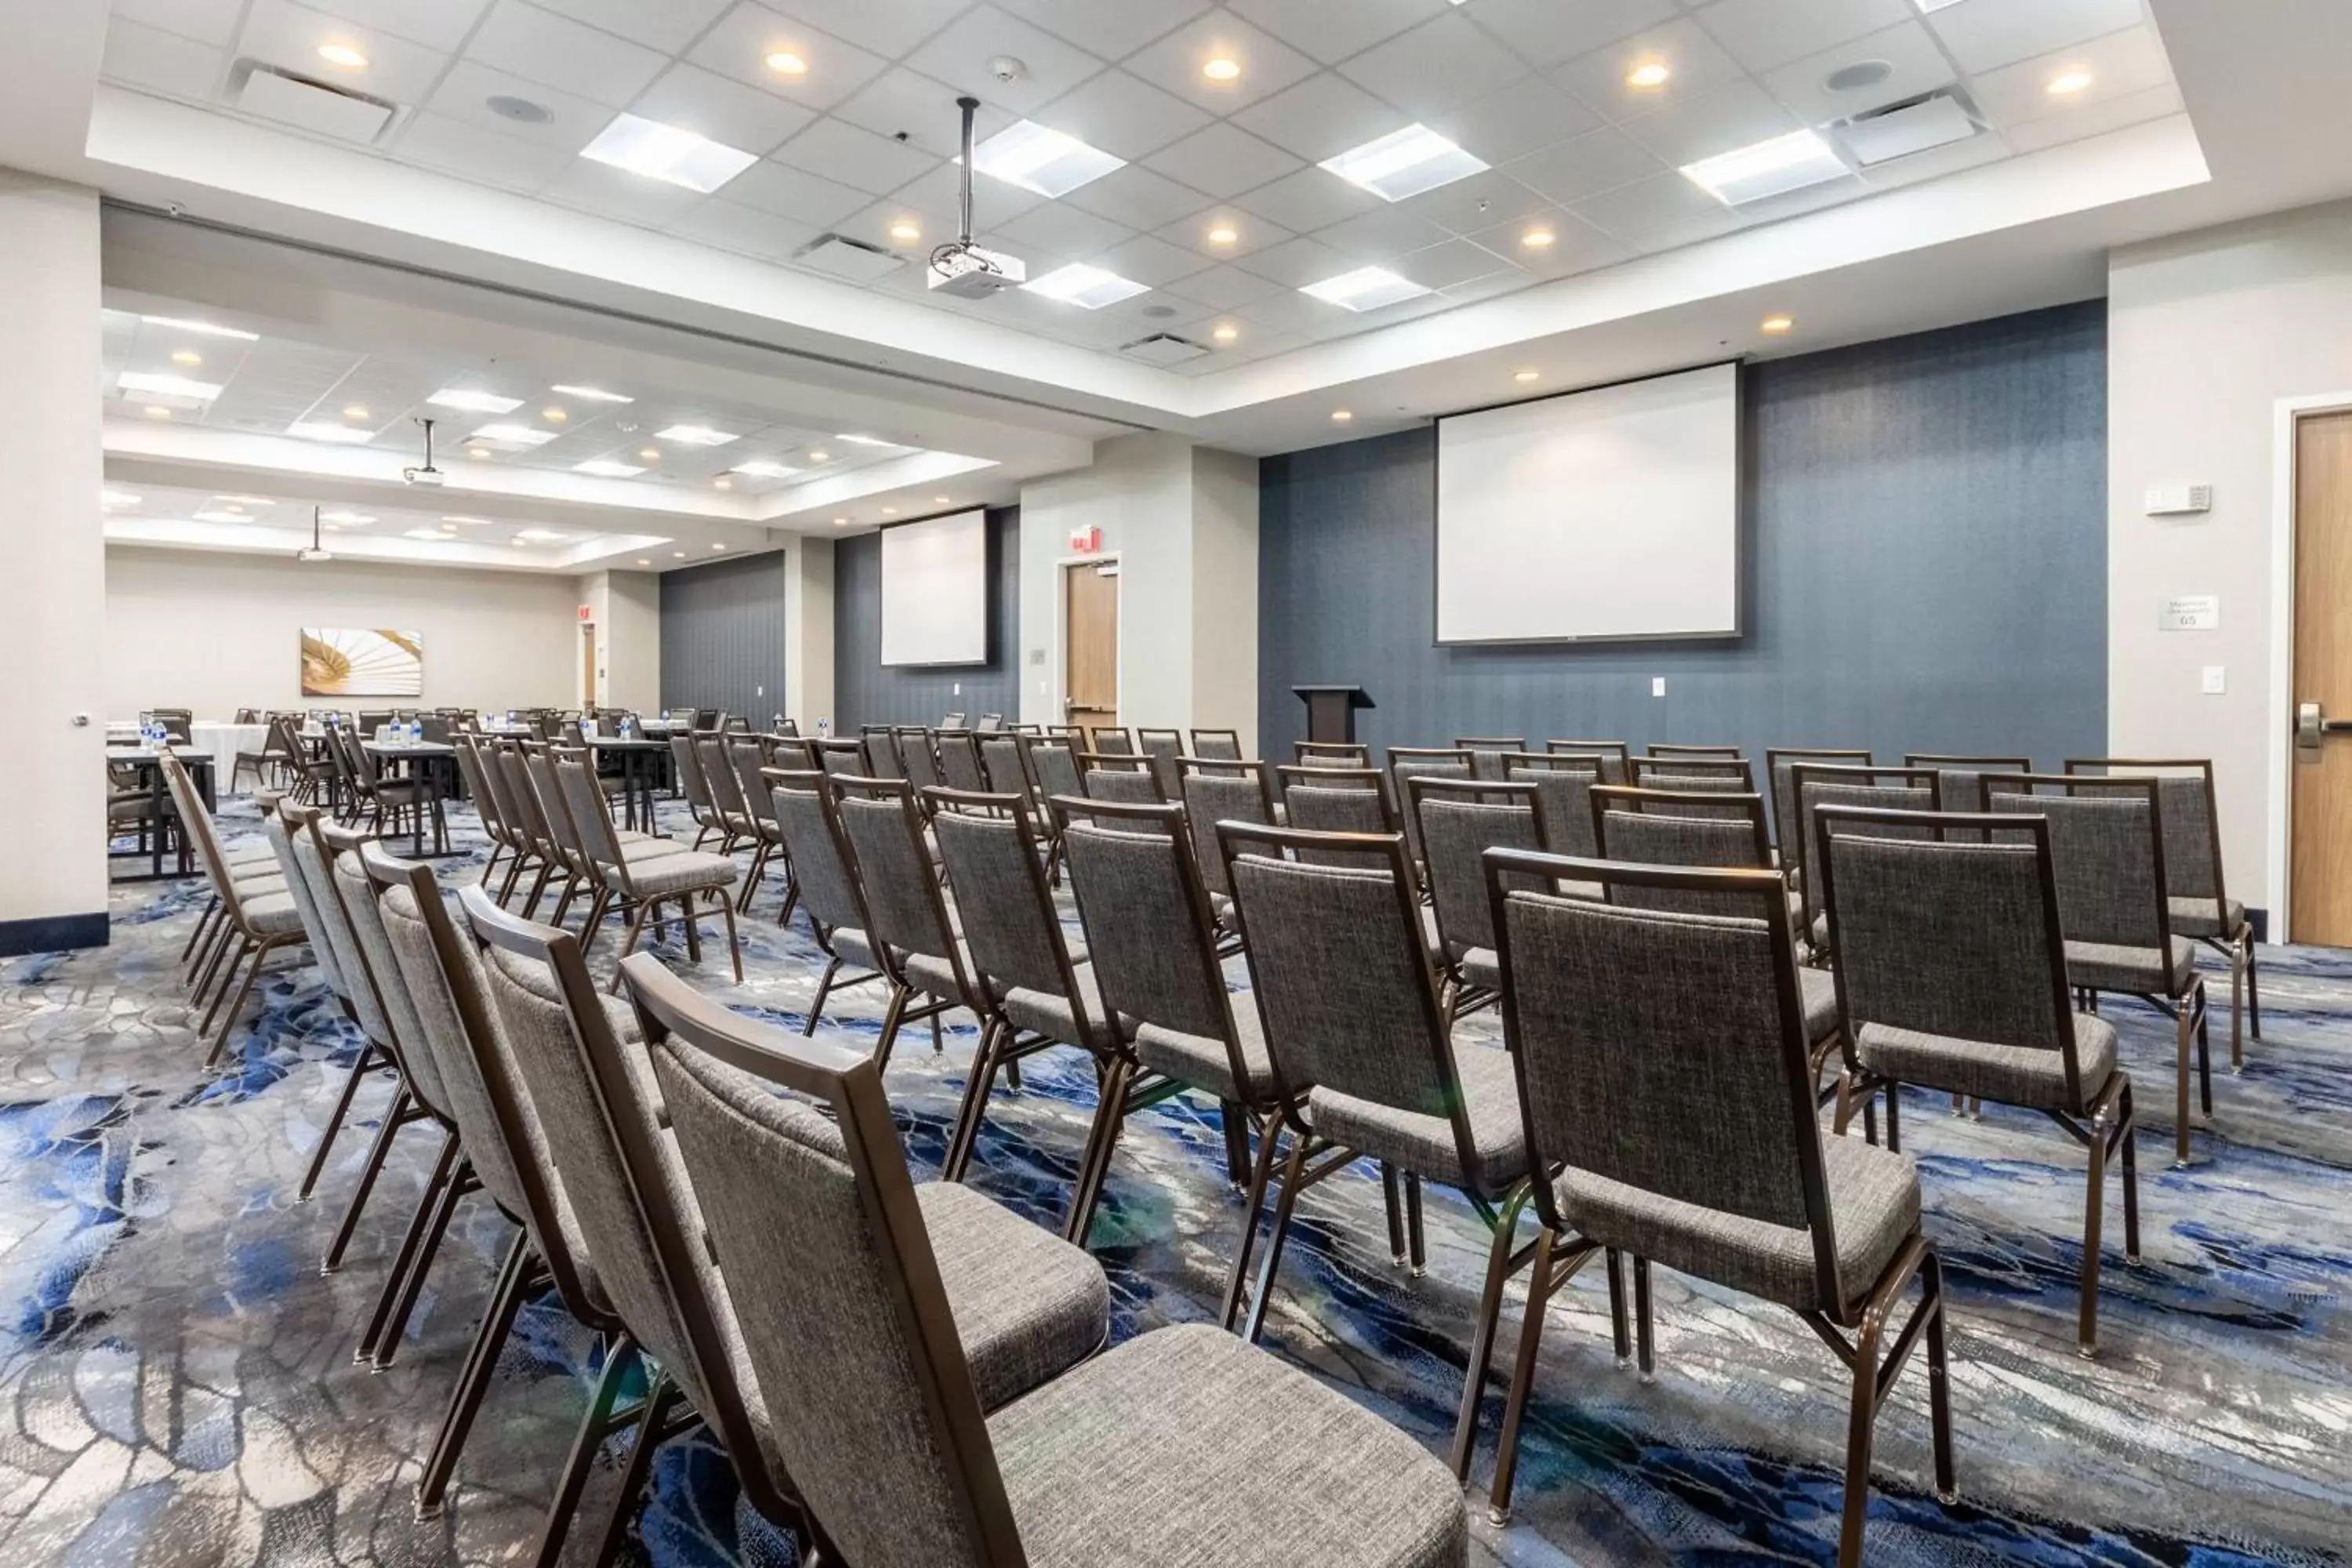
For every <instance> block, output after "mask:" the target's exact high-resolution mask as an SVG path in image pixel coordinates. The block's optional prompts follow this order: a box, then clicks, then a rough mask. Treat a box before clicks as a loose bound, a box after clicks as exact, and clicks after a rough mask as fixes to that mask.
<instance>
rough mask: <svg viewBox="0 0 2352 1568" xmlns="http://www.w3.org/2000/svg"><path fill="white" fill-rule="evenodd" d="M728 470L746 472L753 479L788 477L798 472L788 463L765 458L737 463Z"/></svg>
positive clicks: (738, 472)
mask: <svg viewBox="0 0 2352 1568" xmlns="http://www.w3.org/2000/svg"><path fill="white" fill-rule="evenodd" d="M728 471H729V472H730V473H736V474H748V475H749V476H751V478H752V479H791V478H792V477H793V475H794V474H797V473H799V472H800V470H799V469H798V468H793V467H791V466H790V465H788V464H784V463H772V462H770V461H768V460H767V459H766V458H759V459H758V460H756V461H753V462H749V463H738V464H736V465H735V466H734V467H733V468H730V469H729V470H728Z"/></svg>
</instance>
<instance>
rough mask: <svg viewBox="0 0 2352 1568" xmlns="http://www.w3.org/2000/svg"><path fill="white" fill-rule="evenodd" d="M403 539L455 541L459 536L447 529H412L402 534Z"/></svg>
mask: <svg viewBox="0 0 2352 1568" xmlns="http://www.w3.org/2000/svg"><path fill="white" fill-rule="evenodd" d="M401 537H402V538H403V539H455V538H457V535H456V534H454V533H452V532H450V531H449V530H447V529H446V528H412V529H409V530H407V531H404V532H403V533H402V534H401Z"/></svg>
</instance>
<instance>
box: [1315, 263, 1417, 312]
mask: <svg viewBox="0 0 2352 1568" xmlns="http://www.w3.org/2000/svg"><path fill="white" fill-rule="evenodd" d="M1299 292H1300V293H1302V294H1312V295H1313V296H1314V297H1315V298H1317V299H1318V300H1322V301H1323V302H1324V303H1325V304H1327V305H1337V306H1339V307H1340V308H1341V309H1343V310H1379V309H1380V308H1381V306H1383V305H1393V304H1395V303H1396V302H1397V301H1398V300H1415V299H1419V298H1420V297H1421V296H1422V295H1423V294H1426V293H1428V292H1429V290H1428V289H1424V288H1423V287H1422V286H1421V285H1420V284H1418V283H1416V282H1414V281H1413V280H1412V279H1410V278H1400V277H1398V276H1397V275H1396V274H1395V273H1393V272H1391V271H1390V270H1389V269H1388V268H1385V267H1359V268H1356V269H1355V270H1354V271H1353V272H1343V273H1341V274H1340V275H1339V277H1337V278H1326V279H1323V281H1322V282H1320V283H1309V284H1307V286H1306V287H1305V288H1304V289H1300V290H1299Z"/></svg>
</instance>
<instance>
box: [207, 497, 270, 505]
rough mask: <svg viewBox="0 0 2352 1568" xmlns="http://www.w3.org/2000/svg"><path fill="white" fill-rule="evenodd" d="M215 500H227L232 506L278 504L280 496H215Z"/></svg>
mask: <svg viewBox="0 0 2352 1568" xmlns="http://www.w3.org/2000/svg"><path fill="white" fill-rule="evenodd" d="M213 500H217V501H226V502H227V503H228V504H229V505H231V506H276V505H277V504H278V498H277V497H275V496H215V497H213Z"/></svg>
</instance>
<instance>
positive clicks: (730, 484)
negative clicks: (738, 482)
mask: <svg viewBox="0 0 2352 1568" xmlns="http://www.w3.org/2000/svg"><path fill="white" fill-rule="evenodd" d="M710 484H711V488H712V489H722V490H731V489H734V488H735V481H734V480H733V479H729V478H728V477H727V476H726V475H725V474H721V475H719V477H718V478H717V479H713V480H711V481H710Z"/></svg>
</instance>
